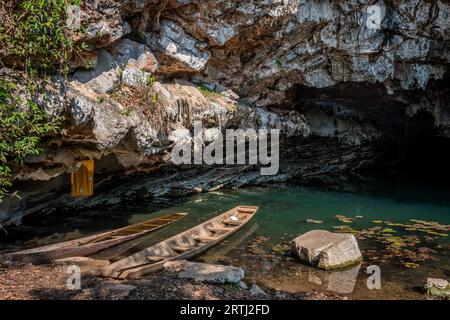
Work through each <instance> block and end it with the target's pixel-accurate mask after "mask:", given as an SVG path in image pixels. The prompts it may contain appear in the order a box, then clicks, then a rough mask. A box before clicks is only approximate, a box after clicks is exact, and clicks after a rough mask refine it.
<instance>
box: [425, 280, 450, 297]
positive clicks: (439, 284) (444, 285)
mask: <svg viewBox="0 0 450 320" xmlns="http://www.w3.org/2000/svg"><path fill="white" fill-rule="evenodd" d="M425 289H426V290H427V294H429V295H431V296H437V297H446V296H450V283H449V282H448V281H447V280H444V279H436V278H427V284H426V285H425Z"/></svg>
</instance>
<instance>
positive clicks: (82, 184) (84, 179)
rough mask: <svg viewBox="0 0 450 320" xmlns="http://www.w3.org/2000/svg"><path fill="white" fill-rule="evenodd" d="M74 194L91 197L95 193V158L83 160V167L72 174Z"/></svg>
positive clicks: (75, 195) (74, 195)
mask: <svg viewBox="0 0 450 320" xmlns="http://www.w3.org/2000/svg"><path fill="white" fill-rule="evenodd" d="M71 182H72V196H73V197H89V196H92V195H93V194H94V160H83V161H82V163H81V168H80V170H78V171H77V172H75V173H72V175H71Z"/></svg>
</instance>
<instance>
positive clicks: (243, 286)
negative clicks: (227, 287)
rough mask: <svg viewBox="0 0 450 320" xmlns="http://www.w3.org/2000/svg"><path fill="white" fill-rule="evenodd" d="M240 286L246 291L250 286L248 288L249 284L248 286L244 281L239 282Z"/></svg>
mask: <svg viewBox="0 0 450 320" xmlns="http://www.w3.org/2000/svg"><path fill="white" fill-rule="evenodd" d="M238 286H239V287H240V288H241V289H244V290H247V289H248V286H247V284H246V283H245V282H244V281H239V282H238Z"/></svg>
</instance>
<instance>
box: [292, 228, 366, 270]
mask: <svg viewBox="0 0 450 320" xmlns="http://www.w3.org/2000/svg"><path fill="white" fill-rule="evenodd" d="M294 245H295V251H296V253H297V254H298V256H299V257H300V260H301V261H303V262H306V263H308V264H311V265H313V266H317V267H318V268H321V269H335V268H342V267H346V266H350V265H353V264H355V263H357V262H359V261H361V259H362V255H361V251H360V250H359V247H358V242H357V241H356V238H355V236H353V235H352V234H345V233H332V232H329V231H325V230H313V231H309V232H307V233H305V234H303V235H301V236H299V237H297V238H295V239H294Z"/></svg>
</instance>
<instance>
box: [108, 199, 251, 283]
mask: <svg viewBox="0 0 450 320" xmlns="http://www.w3.org/2000/svg"><path fill="white" fill-rule="evenodd" d="M257 211H258V207H255V206H237V207H235V208H233V209H231V210H228V211H227V212H225V213H222V214H220V215H218V216H217V217H215V218H212V219H211V220H208V221H206V222H204V223H202V224H199V225H198V226H195V227H193V228H191V229H189V230H187V231H184V232H182V233H180V234H178V235H176V236H173V237H171V238H169V239H167V240H164V241H162V242H160V243H158V244H156V245H154V246H151V247H149V248H147V249H144V250H142V251H140V252H138V253H136V254H133V255H131V256H129V257H127V258H124V259H122V260H119V261H117V262H115V263H112V264H110V265H109V266H107V267H105V268H103V269H102V275H103V276H105V277H113V278H119V279H136V278H139V277H141V276H144V275H146V274H148V273H150V272H154V271H158V270H161V269H163V268H164V263H165V262H167V261H171V260H179V259H189V258H192V257H195V256H197V255H199V254H201V253H203V252H205V251H206V250H208V249H209V248H211V247H212V246H214V245H216V244H217V243H219V242H221V241H222V240H224V239H226V238H227V237H229V236H230V235H232V234H233V233H235V232H236V231H238V230H239V229H241V228H242V227H243V226H244V225H245V224H246V223H247V222H249V221H250V219H251V218H252V217H253V216H254V215H255V214H256V212H257Z"/></svg>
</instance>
